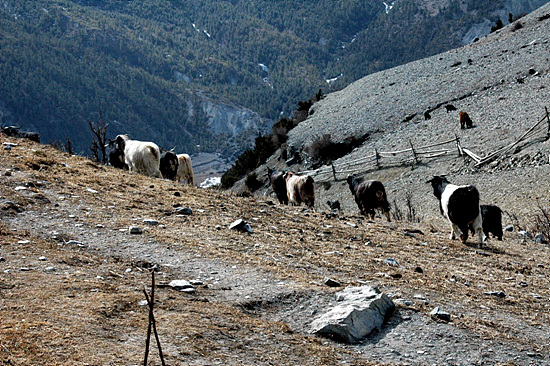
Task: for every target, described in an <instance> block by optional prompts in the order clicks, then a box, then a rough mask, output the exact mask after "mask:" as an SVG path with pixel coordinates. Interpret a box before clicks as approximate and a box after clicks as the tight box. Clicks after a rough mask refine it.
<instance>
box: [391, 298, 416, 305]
mask: <svg viewBox="0 0 550 366" xmlns="http://www.w3.org/2000/svg"><path fill="white" fill-rule="evenodd" d="M393 302H394V303H396V304H399V305H403V306H413V302H412V301H410V300H406V299H397V300H394V301H393Z"/></svg>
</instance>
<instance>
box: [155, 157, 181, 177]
mask: <svg viewBox="0 0 550 366" xmlns="http://www.w3.org/2000/svg"><path fill="white" fill-rule="evenodd" d="M178 168H179V162H178V156H177V155H176V153H174V152H173V151H164V152H162V154H161V155H160V173H161V174H162V177H163V178H164V179H169V180H176V175H177V174H178Z"/></svg>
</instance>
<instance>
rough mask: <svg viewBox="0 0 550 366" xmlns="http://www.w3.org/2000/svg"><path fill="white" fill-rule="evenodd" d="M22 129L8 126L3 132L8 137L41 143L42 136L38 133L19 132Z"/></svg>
mask: <svg viewBox="0 0 550 366" xmlns="http://www.w3.org/2000/svg"><path fill="white" fill-rule="evenodd" d="M20 128H21V127H15V126H6V127H3V128H2V132H3V133H4V135H6V136H11V137H17V138H25V139H29V140H31V141H35V142H40V134H39V133H38V132H27V131H19V129H20Z"/></svg>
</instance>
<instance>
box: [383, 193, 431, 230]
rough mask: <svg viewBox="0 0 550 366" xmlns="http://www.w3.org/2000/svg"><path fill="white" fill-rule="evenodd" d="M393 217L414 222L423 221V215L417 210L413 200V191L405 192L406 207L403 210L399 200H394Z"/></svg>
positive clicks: (397, 219)
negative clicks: (398, 202)
mask: <svg viewBox="0 0 550 366" xmlns="http://www.w3.org/2000/svg"><path fill="white" fill-rule="evenodd" d="M391 213H392V217H393V219H394V220H396V221H408V222H412V223H418V222H422V219H423V216H422V215H420V213H419V212H418V211H417V209H416V207H415V205H414V203H413V200H412V193H411V192H410V191H407V192H405V209H404V210H402V209H401V208H400V207H399V206H398V205H397V201H396V200H395V199H394V200H393V207H392V210H391Z"/></svg>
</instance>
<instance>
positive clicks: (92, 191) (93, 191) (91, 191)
mask: <svg viewBox="0 0 550 366" xmlns="http://www.w3.org/2000/svg"><path fill="white" fill-rule="evenodd" d="M86 191H87V192H90V193H94V194H95V193H99V192H98V191H96V190H95V189H91V188H86Z"/></svg>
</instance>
